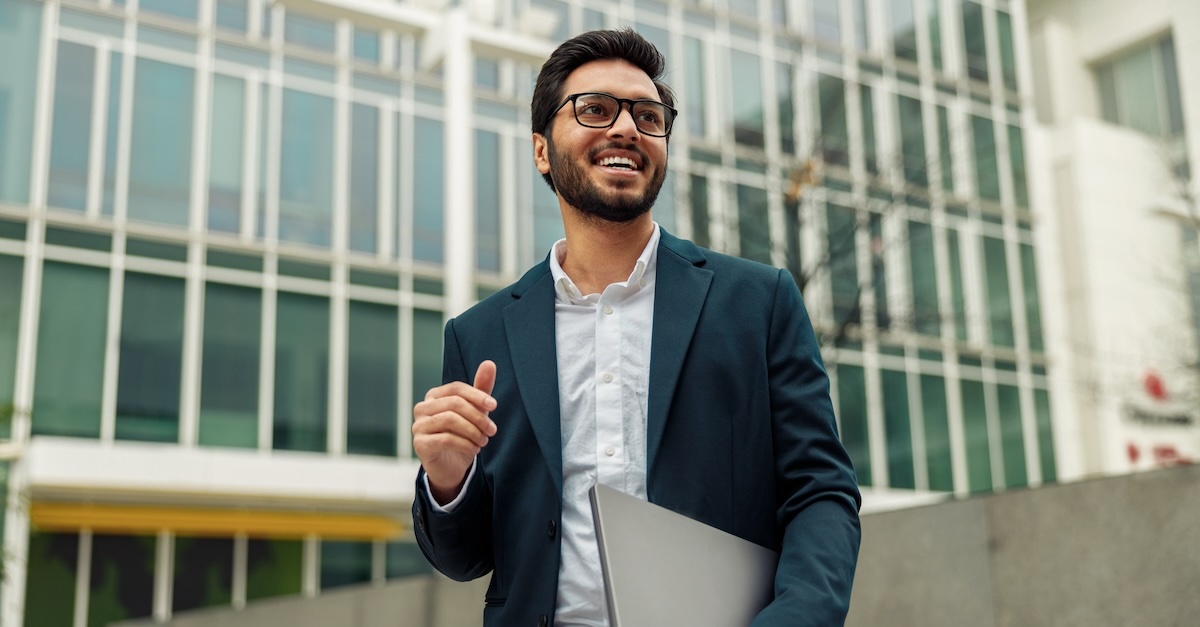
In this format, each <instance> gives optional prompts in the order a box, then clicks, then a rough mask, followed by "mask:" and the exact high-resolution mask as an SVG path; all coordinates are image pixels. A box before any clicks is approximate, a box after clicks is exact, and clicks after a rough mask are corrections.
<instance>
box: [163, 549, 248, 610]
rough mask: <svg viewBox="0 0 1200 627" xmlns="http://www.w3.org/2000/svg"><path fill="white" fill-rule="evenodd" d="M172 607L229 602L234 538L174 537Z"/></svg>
mask: <svg viewBox="0 0 1200 627" xmlns="http://www.w3.org/2000/svg"><path fill="white" fill-rule="evenodd" d="M174 566H175V574H174V577H173V580H174V584H175V588H174V590H173V591H172V593H171V610H172V611H174V612H183V611H187V610H194V609H198V608H202V607H217V606H222V605H229V604H230V603H231V602H232V600H233V539H232V538H189V537H179V536H177V537H176V538H175V559H174Z"/></svg>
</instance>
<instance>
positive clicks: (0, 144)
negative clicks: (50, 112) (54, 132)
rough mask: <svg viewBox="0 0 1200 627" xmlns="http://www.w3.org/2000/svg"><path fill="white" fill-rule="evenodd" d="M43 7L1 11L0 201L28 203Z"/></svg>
mask: <svg viewBox="0 0 1200 627" xmlns="http://www.w3.org/2000/svg"><path fill="white" fill-rule="evenodd" d="M41 24H42V3H41V2H32V1H29V0H12V1H10V2H6V3H5V5H4V11H3V12H0V59H24V62H22V63H0V200H3V201H8V202H12V203H16V204H24V203H26V202H28V201H29V167H30V163H31V162H32V158H31V152H32V149H33V116H34V112H35V110H36V108H35V107H36V103H37V100H36V99H37V68H38V42H39V40H40V39H41V32H42V25H41Z"/></svg>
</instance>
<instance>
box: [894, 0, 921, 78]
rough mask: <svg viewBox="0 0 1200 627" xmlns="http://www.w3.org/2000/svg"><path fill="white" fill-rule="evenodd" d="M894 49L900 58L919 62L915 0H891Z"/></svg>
mask: <svg viewBox="0 0 1200 627" xmlns="http://www.w3.org/2000/svg"><path fill="white" fill-rule="evenodd" d="M890 4H891V11H890V13H889V17H890V18H891V21H892V23H891V28H892V51H893V52H894V53H895V54H896V56H897V57H898V58H901V59H907V60H908V61H912V62H913V63H916V62H917V25H916V19H915V16H914V15H913V0H890Z"/></svg>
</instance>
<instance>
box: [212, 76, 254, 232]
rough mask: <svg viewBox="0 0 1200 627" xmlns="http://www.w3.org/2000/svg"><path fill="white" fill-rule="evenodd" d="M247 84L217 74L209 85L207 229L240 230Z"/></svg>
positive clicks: (237, 79)
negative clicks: (210, 126)
mask: <svg viewBox="0 0 1200 627" xmlns="http://www.w3.org/2000/svg"><path fill="white" fill-rule="evenodd" d="M245 104H246V84H245V82H243V81H242V80H241V79H239V78H232V77H229V76H224V75H222V74H217V75H215V76H213V83H212V117H211V121H212V130H211V132H212V139H211V141H210V143H209V156H208V228H210V229H212V230H214V231H225V232H227V233H237V232H238V231H239V230H240V227H241V211H240V208H241V206H242V170H243V165H242V153H243V149H242V142H243V141H244V140H245V137H244V134H245V124H243V120H244V119H245V116H243V115H242V112H243V110H244V109H245Z"/></svg>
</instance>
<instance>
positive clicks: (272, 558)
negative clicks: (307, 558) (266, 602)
mask: <svg viewBox="0 0 1200 627" xmlns="http://www.w3.org/2000/svg"><path fill="white" fill-rule="evenodd" d="M303 574H304V547H303V545H302V544H301V542H300V541H299V540H259V539H250V540H247V542H246V601H247V602H250V601H255V600H257V599H265V598H268V597H276V596H284V595H291V594H300V590H301V587H300V577H301V576H302V575H303Z"/></svg>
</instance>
